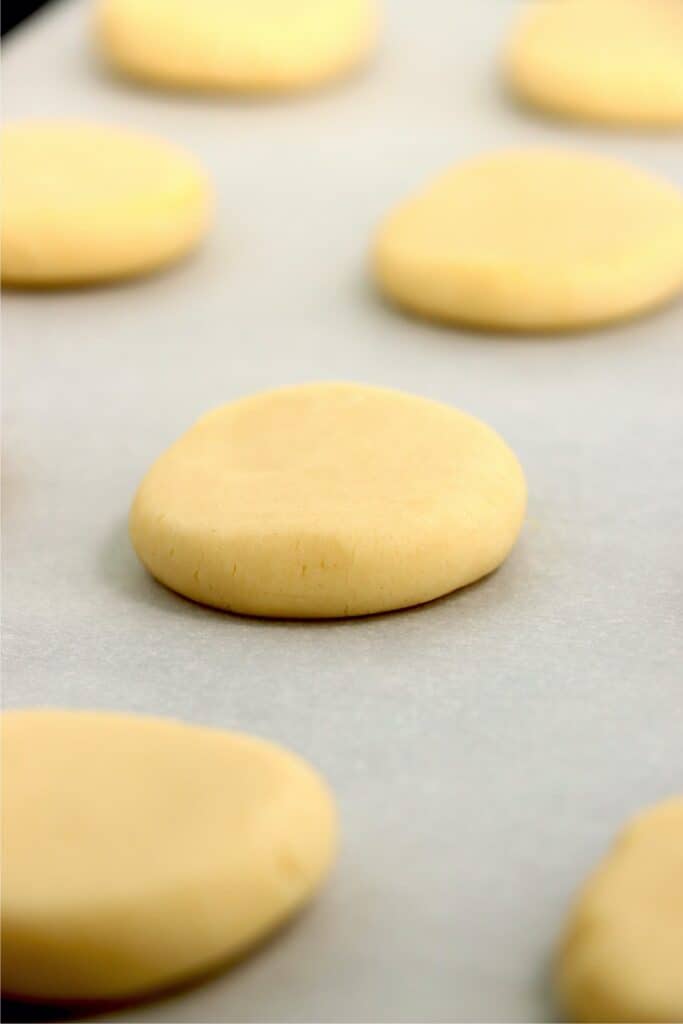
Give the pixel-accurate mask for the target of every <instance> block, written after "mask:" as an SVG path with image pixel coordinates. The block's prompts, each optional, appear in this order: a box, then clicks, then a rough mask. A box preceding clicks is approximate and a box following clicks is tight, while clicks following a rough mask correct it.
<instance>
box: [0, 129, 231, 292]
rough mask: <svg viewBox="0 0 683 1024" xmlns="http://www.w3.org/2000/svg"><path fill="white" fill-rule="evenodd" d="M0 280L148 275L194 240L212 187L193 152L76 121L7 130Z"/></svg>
mask: <svg viewBox="0 0 683 1024" xmlns="http://www.w3.org/2000/svg"><path fill="white" fill-rule="evenodd" d="M2 151H3V152H2V160H3V189H2V222H3V234H2V279H3V281H4V282H7V283H9V284H16V285H34V286H40V285H43V286H49V285H69V284H80V283H83V284H85V283H88V282H93V281H100V280H106V279H111V278H118V277H125V276H128V275H134V274H142V273H145V272H147V271H150V270H153V269H155V268H157V267H160V266H162V265H163V264H166V263H171V262H172V261H173V260H176V259H178V258H179V257H180V256H182V255H184V254H185V253H186V252H187V251H188V250H190V249H192V248H193V247H194V246H195V245H196V244H197V242H198V241H199V239H200V238H201V236H202V235H203V234H204V232H205V231H206V228H207V224H208V219H209V214H210V205H211V203H210V190H209V187H208V184H207V180H206V177H205V175H204V173H203V172H202V170H201V169H200V168H199V167H198V165H197V164H196V163H195V161H194V160H193V159H192V158H191V157H190V156H189V155H187V154H186V153H184V152H183V151H182V150H178V149H176V148H175V147H173V146H170V145H168V144H166V143H165V142H162V141H160V140H158V139H154V138H148V137H146V136H144V135H136V134H133V133H131V132H127V131H122V130H120V129H117V128H112V127H105V126H101V125H94V124H81V123H75V122H49V121H42V122H40V121H36V122H23V123H16V124H13V125H11V126H8V127H7V128H5V130H4V131H3V133H2Z"/></svg>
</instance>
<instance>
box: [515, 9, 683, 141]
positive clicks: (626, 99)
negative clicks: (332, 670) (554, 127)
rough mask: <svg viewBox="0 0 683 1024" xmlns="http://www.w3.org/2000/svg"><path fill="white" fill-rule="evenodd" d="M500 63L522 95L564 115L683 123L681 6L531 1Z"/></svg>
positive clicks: (649, 123) (645, 123)
mask: <svg viewBox="0 0 683 1024" xmlns="http://www.w3.org/2000/svg"><path fill="white" fill-rule="evenodd" d="M504 66H505V73H506V76H507V79H508V81H509V83H510V85H511V87H512V89H514V91H515V92H516V93H517V94H518V95H519V96H520V97H522V98H523V99H525V100H527V101H529V102H530V103H533V104H535V105H536V106H538V107H542V108H544V109H546V110H548V111H551V112H553V113H556V114H560V115H562V116H565V117H572V118H577V119H581V120H585V121H601V122H606V123H614V124H631V125H635V126H644V127H647V126H654V127H657V126H661V127H666V126H673V125H683V4H682V3H681V0H536V2H535V3H533V4H532V5H530V6H529V8H528V9H527V10H526V11H525V12H524V14H523V16H522V17H521V19H520V21H519V23H518V24H517V26H516V27H515V29H514V30H513V33H512V37H511V39H510V42H509V44H508V47H507V50H506V53H505V55H504Z"/></svg>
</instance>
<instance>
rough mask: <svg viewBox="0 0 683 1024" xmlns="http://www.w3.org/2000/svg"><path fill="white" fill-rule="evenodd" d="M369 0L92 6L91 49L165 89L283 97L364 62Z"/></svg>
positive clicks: (120, 0) (177, 0) (373, 19)
mask: <svg viewBox="0 0 683 1024" xmlns="http://www.w3.org/2000/svg"><path fill="white" fill-rule="evenodd" d="M378 22H379V14H378V6H377V2H376V0H192V2H191V3H189V2H188V0H101V2H100V4H99V7H98V10H97V18H96V34H97V39H98V41H99V45H100V49H101V50H102V52H103V53H104V55H105V56H106V57H107V58H108V60H109V61H110V62H111V63H112V64H113V65H114V66H115V67H117V68H118V69H119V70H120V71H122V72H124V73H126V74H128V75H132V76H134V77H136V78H140V79H144V80H147V81H149V82H155V83H159V84H162V85H167V86H176V87H183V88H190V89H205V90H216V91H221V90H224V91H234V92H245V93H259V92H288V91H290V90H298V89H306V88H309V87H311V86H314V85H316V84H318V83H319V82H323V81H326V80H327V79H330V78H336V77H338V76H339V75H342V74H344V73H345V72H347V71H349V70H350V69H351V68H352V67H354V66H355V65H356V64H358V63H360V62H361V61H363V60H364V59H365V58H366V57H367V56H368V55H369V53H370V51H371V50H372V49H373V48H374V46H375V43H376V39H377V34H378Z"/></svg>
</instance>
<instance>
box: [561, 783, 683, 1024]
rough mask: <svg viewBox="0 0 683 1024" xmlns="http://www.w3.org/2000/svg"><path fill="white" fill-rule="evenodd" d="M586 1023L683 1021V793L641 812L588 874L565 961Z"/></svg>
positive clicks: (567, 1002)
mask: <svg viewBox="0 0 683 1024" xmlns="http://www.w3.org/2000/svg"><path fill="white" fill-rule="evenodd" d="M557 976H558V987H559V992H560V996H561V999H562V1002H563V1004H564V1006H565V1008H566V1009H567V1010H569V1011H570V1012H571V1014H572V1019H574V1020H579V1021H587V1022H588V1021H592V1022H596V1024H600V1022H603V1021H605V1022H624V1024H629V1022H638V1024H641V1022H642V1024H668V1022H672V1024H673V1022H676V1021H683V797H682V798H676V799H672V800H668V801H666V802H665V803H662V804H659V805H658V806H656V807H654V808H652V809H651V810H649V811H646V812H645V813H643V814H641V815H639V816H638V817H637V818H636V819H635V820H634V821H633V822H631V824H630V825H628V826H627V828H626V829H625V830H624V831H623V832H622V834H621V836H620V837H619V839H618V841H617V843H616V845H615V846H614V848H613V849H612V851H611V853H610V854H609V855H608V856H607V858H606V859H605V860H604V861H603V863H602V864H601V865H600V867H599V868H598V870H597V871H596V873H595V874H594V875H593V877H592V878H591V879H590V880H589V882H588V884H587V885H586V887H585V888H584V890H583V893H582V894H581V896H580V898H579V902H578V904H577V906H576V908H575V910H574V912H573V914H572V916H571V919H570V922H569V928H568V931H567V934H566V937H565V941H564V944H563V946H562V948H561V951H560V957H559V964H558V975H557Z"/></svg>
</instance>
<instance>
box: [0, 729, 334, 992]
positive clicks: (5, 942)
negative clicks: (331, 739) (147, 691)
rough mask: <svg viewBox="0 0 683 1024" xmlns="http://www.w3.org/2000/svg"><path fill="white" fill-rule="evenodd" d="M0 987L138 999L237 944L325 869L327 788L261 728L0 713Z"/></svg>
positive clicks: (288, 909) (330, 831) (329, 830)
mask: <svg viewBox="0 0 683 1024" xmlns="http://www.w3.org/2000/svg"><path fill="white" fill-rule="evenodd" d="M2 740H3V749H2V764H3V777H2V793H3V808H2V811H3V835H2V848H3V858H2V890H3V893H2V894H3V899H2V986H3V991H4V992H7V993H10V994H12V995H14V996H21V997H24V998H33V999H38V998H40V999H52V1000H70V1001H78V1000H90V999H93V1000H98V999H118V998H125V997H133V996H139V995H142V994H144V993H147V992H149V991H153V990H155V989H159V988H162V987H164V986H166V985H168V984H171V983H177V982H179V981H182V980H184V979H187V978H189V977H191V976H192V975H194V974H196V973H198V972H202V971H205V970H207V969H210V968H212V967H216V966H218V965H220V964H221V963H222V962H223V961H225V960H226V958H230V957H233V956H235V955H237V954H239V953H241V952H243V951H244V950H245V949H246V948H247V947H249V946H250V945H252V944H253V943H254V942H256V941H257V940H259V939H260V938H262V937H263V936H264V935H265V934H266V933H268V932H269V931H270V930H271V929H273V928H274V927H275V926H276V925H278V924H279V923H280V922H282V921H283V920H284V919H285V918H287V917H288V916H289V915H290V914H291V913H292V912H294V911H295V910H296V909H297V908H298V907H299V906H300V905H301V904H302V903H303V902H305V901H306V900H307V899H308V898H309V897H310V896H311V894H312V891H313V890H314V889H315V887H316V886H317V885H318V883H319V882H320V881H321V879H322V878H323V876H324V875H325V874H326V873H327V871H328V868H329V866H330V863H331V860H332V857H333V853H334V847H335V837H336V819H335V812H334V807H333V804H332V801H331V798H330V795H329V793H328V791H327V789H326V787H325V785H324V784H323V782H322V781H321V779H320V778H319V777H318V776H317V774H316V773H315V772H314V771H313V769H312V768H310V766H309V765H307V764H306V763H305V762H304V761H302V760H301V759H300V758H298V757H297V756H295V755H294V754H291V753H289V752H288V751H286V750H283V749H281V748H279V747H276V746H274V745H272V744H271V743H267V742H265V741H264V740H259V739H255V738H253V737H250V736H245V735H240V734H237V733H229V732H223V731H218V730H214V729H206V728H199V727H196V726H187V725H182V724H180V723H178V722H173V721H169V720H161V719H153V718H144V717H135V716H130V715H119V714H108V713H96V712H69V711H12V712H7V713H6V714H5V715H3V720H2Z"/></svg>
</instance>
